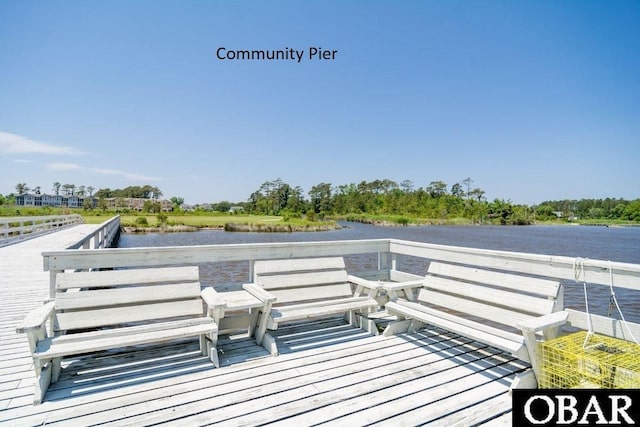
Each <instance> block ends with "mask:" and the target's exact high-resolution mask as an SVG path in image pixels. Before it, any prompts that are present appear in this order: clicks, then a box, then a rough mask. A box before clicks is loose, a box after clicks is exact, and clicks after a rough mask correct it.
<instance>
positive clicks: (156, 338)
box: [16, 267, 219, 404]
mask: <svg viewBox="0 0 640 427" xmlns="http://www.w3.org/2000/svg"><path fill="white" fill-rule="evenodd" d="M209 291H210V288H209V289H205V290H204V291H202V292H201V290H200V282H199V277H198V268H197V267H177V268H158V269H139V270H113V271H96V272H77V273H58V274H57V277H56V292H55V298H54V299H53V300H52V301H49V302H48V303H46V304H45V305H43V306H42V307H39V308H37V309H36V310H34V311H32V312H31V313H29V314H28V315H27V317H26V318H25V319H24V320H23V322H22V323H21V324H20V325H18V326H17V327H16V331H17V332H18V333H26V334H27V336H28V339H29V346H30V349H31V353H32V355H33V364H34V369H35V372H36V378H37V380H36V389H35V396H34V403H35V404H38V403H40V402H41V401H42V399H43V397H44V394H45V393H46V391H47V388H48V386H49V384H50V383H52V382H54V383H55V382H56V381H57V380H58V377H59V375H60V370H61V359H62V357H65V356H71V355H80V354H86V353H92V352H97V351H102V350H108V349H116V348H121V347H128V346H136V345H142V344H149V343H156V342H163V341H169V340H175V339H183V338H190V337H199V338H200V349H201V351H202V354H203V355H205V356H207V355H208V356H209V357H210V359H211V361H212V362H213V363H214V365H215V366H216V367H218V366H219V363H218V355H217V350H216V343H217V338H218V327H217V325H216V323H215V321H214V319H213V318H212V316H211V313H212V312H213V310H214V307H211V305H212V303H211V301H210V300H211V298H210V297H209ZM203 300H204V302H206V303H207V305H209V306H210V307H209V310H208V312H205V310H204V306H203ZM47 322H49V326H50V328H49V329H50V331H47V328H46V324H47Z"/></svg>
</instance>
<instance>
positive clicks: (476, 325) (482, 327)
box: [392, 300, 522, 342]
mask: <svg viewBox="0 0 640 427" xmlns="http://www.w3.org/2000/svg"><path fill="white" fill-rule="evenodd" d="M398 305H401V306H403V307H408V308H410V309H412V310H418V311H420V312H422V313H425V314H428V315H430V316H435V317H440V318H442V319H445V320H449V321H451V322H455V323H459V324H461V325H465V326H468V327H471V328H473V329H477V330H479V331H483V332H487V333H490V334H493V335H497V336H499V337H502V338H505V339H508V340H510V341H516V342H520V341H522V335H520V334H517V333H515V332H509V331H507V330H505V329H499V328H496V327H493V326H490V325H487V324H486V323H480V322H476V321H473V320H470V319H465V318H464V317H460V316H456V315H454V314H449V313H446V312H444V311H442V310H438V309H435V308H432V307H426V306H424V305H422V304H419V303H416V302H411V301H404V300H398V301H396V302H394V303H393V304H392V307H396V308H397V306H398Z"/></svg>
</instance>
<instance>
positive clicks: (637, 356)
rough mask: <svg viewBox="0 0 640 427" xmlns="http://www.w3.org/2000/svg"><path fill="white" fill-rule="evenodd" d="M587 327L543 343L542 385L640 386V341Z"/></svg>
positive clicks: (558, 386)
mask: <svg viewBox="0 0 640 427" xmlns="http://www.w3.org/2000/svg"><path fill="white" fill-rule="evenodd" d="M586 336H587V332H586V331H580V332H576V333H572V334H569V335H565V336H562V337H559V338H555V339H553V340H549V341H546V342H543V343H541V344H540V356H541V365H540V375H539V378H538V386H539V387H540V388H564V389H567V388H607V389H612V388H640V345H638V344H635V343H632V342H629V341H624V340H621V339H616V338H610V337H607V336H602V335H598V334H593V335H592V336H591V337H590V338H589V340H588V341H587V343H586V346H585V347H584V348H583V344H584V342H585V338H586Z"/></svg>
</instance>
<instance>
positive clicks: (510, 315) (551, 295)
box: [418, 262, 563, 328]
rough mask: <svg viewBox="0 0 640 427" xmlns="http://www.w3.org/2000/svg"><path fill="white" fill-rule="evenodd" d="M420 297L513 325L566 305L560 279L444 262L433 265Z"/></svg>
mask: <svg viewBox="0 0 640 427" xmlns="http://www.w3.org/2000/svg"><path fill="white" fill-rule="evenodd" d="M418 300H419V301H420V302H422V303H424V304H428V305H435V306H439V307H442V308H445V309H447V310H451V311H456V312H459V313H463V314H465V315H468V316H472V317H475V318H481V319H486V320H488V321H490V322H494V323H498V324H501V325H506V326H509V327H512V328H513V327H515V325H516V324H517V323H518V322H519V321H522V320H526V319H530V318H532V317H539V316H542V315H544V314H549V313H552V312H554V311H558V310H562V308H563V307H562V305H563V302H562V286H561V284H560V283H559V282H555V281H552V280H547V279H541V278H535V277H526V276H521V275H516V274H512V273H507V272H499V271H491V270H485V269H480V268H475V267H467V266H460V265H454V264H446V263H440V262H431V264H430V265H429V270H428V273H427V275H426V277H425V281H424V287H423V288H422V289H421V290H420V294H419V295H418Z"/></svg>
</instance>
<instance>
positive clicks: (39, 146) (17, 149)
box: [0, 131, 81, 154]
mask: <svg viewBox="0 0 640 427" xmlns="http://www.w3.org/2000/svg"><path fill="white" fill-rule="evenodd" d="M0 153H6V154H27V153H33V154H80V153H81V152H80V151H78V150H77V149H76V148H74V147H67V146H61V145H53V144H49V143H46V142H39V141H33V140H31V139H29V138H27V137H24V136H20V135H16V134H13V133H9V132H2V131H0Z"/></svg>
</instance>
